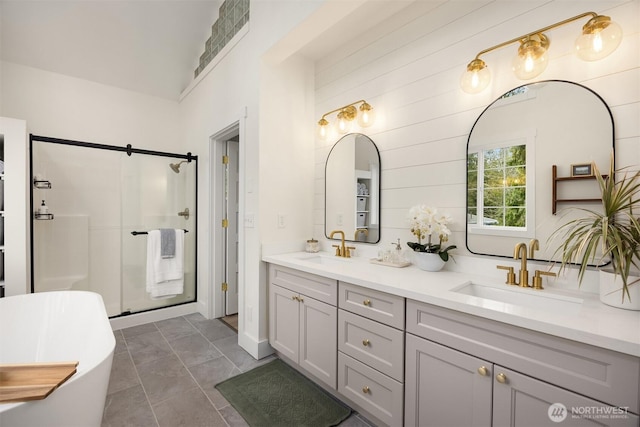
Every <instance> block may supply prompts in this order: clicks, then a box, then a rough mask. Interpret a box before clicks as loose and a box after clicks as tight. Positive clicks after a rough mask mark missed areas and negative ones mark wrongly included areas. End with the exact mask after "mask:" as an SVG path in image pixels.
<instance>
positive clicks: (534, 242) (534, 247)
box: [529, 239, 540, 259]
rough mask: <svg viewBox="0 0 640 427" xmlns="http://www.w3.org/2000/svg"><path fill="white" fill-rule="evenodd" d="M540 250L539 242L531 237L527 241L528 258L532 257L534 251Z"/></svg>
mask: <svg viewBox="0 0 640 427" xmlns="http://www.w3.org/2000/svg"><path fill="white" fill-rule="evenodd" d="M539 250H540V242H538V239H531V241H530V242H529V259H534V258H535V256H534V254H535V252H536V251H539Z"/></svg>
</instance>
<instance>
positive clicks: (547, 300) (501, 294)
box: [452, 282, 584, 311]
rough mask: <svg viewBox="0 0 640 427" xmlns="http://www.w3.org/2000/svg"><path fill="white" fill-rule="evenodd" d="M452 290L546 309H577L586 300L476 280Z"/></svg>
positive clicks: (512, 303) (517, 304) (516, 304)
mask: <svg viewBox="0 0 640 427" xmlns="http://www.w3.org/2000/svg"><path fill="white" fill-rule="evenodd" d="M452 292H455V293H458V294H463V295H470V296H473V297H478V298H482V299H484V300H490V301H497V302H500V303H507V304H511V305H515V306H521V307H529V308H536V309H544V310H554V311H556V310H576V309H578V308H580V306H581V304H582V303H583V302H584V300H582V299H581V298H575V297H571V296H567V295H560V294H556V293H551V292H549V291H547V290H536V289H530V288H520V287H517V286H509V285H503V287H495V286H490V285H485V284H480V283H475V282H467V283H465V284H464V285H462V286H460V287H458V288H456V289H453V290H452Z"/></svg>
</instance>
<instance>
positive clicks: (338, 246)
mask: <svg viewBox="0 0 640 427" xmlns="http://www.w3.org/2000/svg"><path fill="white" fill-rule="evenodd" d="M331 246H333V247H334V248H336V256H342V251H341V250H340V245H331Z"/></svg>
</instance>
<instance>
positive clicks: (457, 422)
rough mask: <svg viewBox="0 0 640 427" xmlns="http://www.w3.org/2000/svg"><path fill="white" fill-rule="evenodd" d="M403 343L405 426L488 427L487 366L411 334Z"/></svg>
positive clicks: (489, 390) (489, 394)
mask: <svg viewBox="0 0 640 427" xmlns="http://www.w3.org/2000/svg"><path fill="white" fill-rule="evenodd" d="M406 342H407V344H406V354H407V356H406V357H407V362H406V363H407V379H406V381H405V391H406V396H405V400H406V402H405V425H406V426H441V427H445V426H451V427H462V426H474V427H481V426H487V427H488V426H491V401H492V379H491V378H492V375H491V371H492V364H491V363H490V362H487V361H485V360H482V359H480V358H477V357H474V356H470V355H468V354H465V353H462V352H460V351H456V350H453V349H450V348H448V347H445V346H442V345H440V344H436V343H434V342H432V341H428V340H425V339H423V338H418V337H416V336H414V335H411V334H407V338H406ZM482 373H483V374H484V375H483V374H482Z"/></svg>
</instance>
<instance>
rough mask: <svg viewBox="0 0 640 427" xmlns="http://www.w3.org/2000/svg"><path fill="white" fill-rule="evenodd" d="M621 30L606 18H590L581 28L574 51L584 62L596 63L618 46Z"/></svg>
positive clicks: (620, 39)
mask: <svg viewBox="0 0 640 427" xmlns="http://www.w3.org/2000/svg"><path fill="white" fill-rule="evenodd" d="M621 41H622V28H620V26H619V25H618V24H616V23H615V22H613V21H611V18H609V17H608V16H602V15H599V16H596V17H595V18H591V19H590V20H589V22H587V23H586V24H585V25H584V26H583V27H582V35H581V36H580V37H578V39H577V40H576V51H577V52H578V56H579V57H580V59H582V60H584V61H597V60H599V59H602V58H604V57H606V56H608V55H610V54H611V53H612V52H613V51H614V50H616V49H617V48H618V46H620V42H621Z"/></svg>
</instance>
